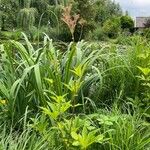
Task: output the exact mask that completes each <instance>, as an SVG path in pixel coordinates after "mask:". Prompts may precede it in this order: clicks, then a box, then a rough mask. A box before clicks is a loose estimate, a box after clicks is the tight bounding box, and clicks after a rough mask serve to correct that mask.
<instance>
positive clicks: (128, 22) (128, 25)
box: [120, 15, 134, 30]
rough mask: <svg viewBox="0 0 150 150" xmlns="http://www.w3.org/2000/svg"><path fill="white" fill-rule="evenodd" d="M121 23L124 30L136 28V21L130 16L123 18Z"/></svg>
mask: <svg viewBox="0 0 150 150" xmlns="http://www.w3.org/2000/svg"><path fill="white" fill-rule="evenodd" d="M120 23H121V28H122V29H123V30H124V29H129V30H131V29H133V27H134V21H133V19H132V18H131V17H130V16H128V15H125V16H122V17H121V18H120Z"/></svg>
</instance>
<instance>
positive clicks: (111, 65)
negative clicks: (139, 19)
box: [0, 34, 150, 150]
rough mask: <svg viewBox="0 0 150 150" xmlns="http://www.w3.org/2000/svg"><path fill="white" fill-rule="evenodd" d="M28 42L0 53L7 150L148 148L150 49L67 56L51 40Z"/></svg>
mask: <svg viewBox="0 0 150 150" xmlns="http://www.w3.org/2000/svg"><path fill="white" fill-rule="evenodd" d="M23 37H24V42H23V43H20V42H17V41H14V40H11V41H9V42H7V43H5V44H1V45H0V52H1V55H0V123H1V124H2V128H0V148H1V149H4V150H5V149H10V150H11V148H12V149H17V148H19V149H27V150H28V149H29V150H31V149H37V150H38V149H39V150H45V149H46V150H51V149H53V150H54V149H62V150H65V149H71V150H76V149H89V150H97V149H106V150H109V149H112V150H116V149H118V150H120V149H129V150H130V149H133V150H145V149H146V150H147V149H148V148H149V143H150V140H149V139H150V134H149V133H150V132H149V130H150V128H149V113H150V112H149V100H150V98H149V97H150V96H149V91H150V88H149V80H150V79H149V76H150V68H149V64H150V62H149V60H150V59H149V57H150V54H149V43H147V41H145V40H144V39H143V38H141V37H139V36H135V37H132V38H130V45H127V43H126V44H124V45H116V44H113V43H105V42H104V43H93V44H92V43H86V42H83V41H81V42H78V43H73V42H72V43H70V44H69V45H68V46H66V47H65V51H63V50H62V49H57V47H55V46H54V45H53V43H52V40H50V39H49V37H48V36H47V35H46V34H45V35H44V42H43V43H38V44H37V45H35V46H33V45H32V44H31V43H30V42H29V40H28V38H27V36H26V35H25V34H23ZM56 46H57V45H56ZM9 143H11V145H10V144H9ZM33 143H34V144H33ZM10 146H11V147H10Z"/></svg>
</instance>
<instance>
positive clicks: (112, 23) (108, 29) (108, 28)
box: [103, 18, 120, 38]
mask: <svg viewBox="0 0 150 150" xmlns="http://www.w3.org/2000/svg"><path fill="white" fill-rule="evenodd" d="M103 31H104V33H105V34H106V35H107V36H108V37H109V38H116V37H117V36H118V34H119V32H120V20H119V18H112V19H108V20H106V21H105V22H104V24H103Z"/></svg>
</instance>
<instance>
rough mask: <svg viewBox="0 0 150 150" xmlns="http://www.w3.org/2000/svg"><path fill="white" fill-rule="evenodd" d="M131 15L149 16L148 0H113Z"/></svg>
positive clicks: (149, 3)
mask: <svg viewBox="0 0 150 150" xmlns="http://www.w3.org/2000/svg"><path fill="white" fill-rule="evenodd" d="M115 1H116V2H119V3H120V5H121V7H122V8H123V10H124V11H126V10H127V11H128V12H129V14H130V15H131V16H132V17H137V16H138V17H139V16H140V17H141V16H150V0H115Z"/></svg>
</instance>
